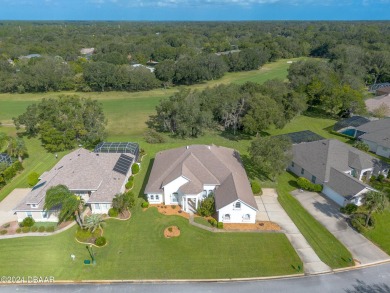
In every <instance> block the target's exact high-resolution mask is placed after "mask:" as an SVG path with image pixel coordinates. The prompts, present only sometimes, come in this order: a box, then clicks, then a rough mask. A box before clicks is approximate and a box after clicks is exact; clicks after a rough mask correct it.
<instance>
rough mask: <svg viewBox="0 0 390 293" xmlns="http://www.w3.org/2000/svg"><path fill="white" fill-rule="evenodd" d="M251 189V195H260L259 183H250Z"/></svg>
mask: <svg viewBox="0 0 390 293" xmlns="http://www.w3.org/2000/svg"><path fill="white" fill-rule="evenodd" d="M251 187H252V193H253V194H260V195H261V187H260V184H259V182H257V181H252V183H251Z"/></svg>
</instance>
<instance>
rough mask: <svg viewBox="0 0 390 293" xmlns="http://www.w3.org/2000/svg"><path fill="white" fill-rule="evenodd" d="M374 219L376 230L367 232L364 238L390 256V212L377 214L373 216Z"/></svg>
mask: <svg viewBox="0 0 390 293" xmlns="http://www.w3.org/2000/svg"><path fill="white" fill-rule="evenodd" d="M373 218H374V220H375V228H374V229H372V230H368V231H367V232H365V233H364V236H366V237H367V238H368V239H370V240H371V241H372V242H374V243H375V244H376V245H378V246H379V247H380V248H382V249H383V250H384V251H385V252H386V253H387V254H390V233H389V223H390V210H387V211H385V212H383V213H380V214H378V213H376V214H374V215H373Z"/></svg>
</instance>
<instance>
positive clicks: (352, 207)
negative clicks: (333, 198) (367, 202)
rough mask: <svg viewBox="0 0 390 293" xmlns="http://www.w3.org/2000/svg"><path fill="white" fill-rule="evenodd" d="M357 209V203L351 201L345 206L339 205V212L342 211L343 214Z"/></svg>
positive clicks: (348, 213)
mask: <svg viewBox="0 0 390 293" xmlns="http://www.w3.org/2000/svg"><path fill="white" fill-rule="evenodd" d="M357 209H358V206H357V205H355V204H353V203H349V204H347V205H346V206H345V207H341V208H340V212H342V213H343V214H347V215H351V214H353V213H354V212H356V211H357Z"/></svg>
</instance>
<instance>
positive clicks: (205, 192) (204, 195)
mask: <svg viewBox="0 0 390 293" xmlns="http://www.w3.org/2000/svg"><path fill="white" fill-rule="evenodd" d="M202 196H203V198H206V196H207V190H203V194H202Z"/></svg>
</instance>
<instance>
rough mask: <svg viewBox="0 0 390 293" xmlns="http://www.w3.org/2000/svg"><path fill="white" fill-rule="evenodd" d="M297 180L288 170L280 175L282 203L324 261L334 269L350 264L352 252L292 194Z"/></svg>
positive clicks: (280, 197) (279, 186)
mask: <svg viewBox="0 0 390 293" xmlns="http://www.w3.org/2000/svg"><path fill="white" fill-rule="evenodd" d="M295 180H296V177H294V176H293V175H291V174H290V173H287V172H285V173H284V174H282V175H281V176H279V178H278V181H277V191H278V195H279V197H278V200H279V202H280V204H281V205H282V206H283V208H284V210H285V211H286V212H287V214H288V215H289V216H290V218H291V219H292V220H293V222H294V223H295V225H297V227H298V229H299V231H301V233H302V235H303V236H304V237H305V239H306V240H307V242H309V244H310V246H311V247H312V248H313V249H314V251H315V252H316V253H317V255H318V257H319V258H320V259H321V260H322V261H323V262H324V263H326V264H327V265H328V266H330V267H331V268H333V269H336V268H342V267H347V266H349V265H350V264H349V262H348V259H350V258H351V259H352V255H351V253H350V252H349V251H348V250H347V249H346V248H345V247H344V245H342V244H341V243H340V241H338V240H337V239H336V237H334V236H333V234H332V233H330V232H329V231H328V230H327V229H326V228H325V227H324V226H322V225H321V224H320V223H319V222H318V221H317V220H316V219H314V217H313V216H312V215H310V214H309V213H308V212H307V211H306V210H305V209H304V208H303V207H302V205H301V204H300V203H299V201H298V200H296V199H295V198H294V197H293V196H292V195H291V194H290V192H291V191H293V190H294V189H297V186H296V184H295Z"/></svg>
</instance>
